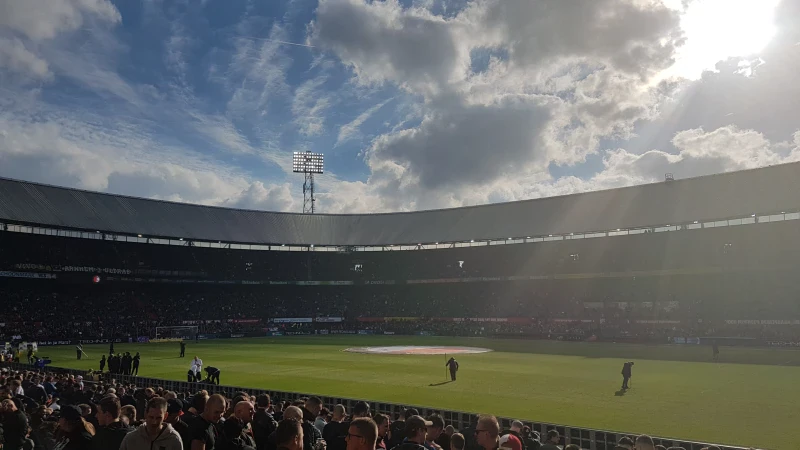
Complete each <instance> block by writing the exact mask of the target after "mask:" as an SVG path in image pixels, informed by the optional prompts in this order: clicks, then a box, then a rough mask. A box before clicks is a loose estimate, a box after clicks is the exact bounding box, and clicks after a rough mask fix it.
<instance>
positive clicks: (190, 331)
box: [150, 325, 198, 342]
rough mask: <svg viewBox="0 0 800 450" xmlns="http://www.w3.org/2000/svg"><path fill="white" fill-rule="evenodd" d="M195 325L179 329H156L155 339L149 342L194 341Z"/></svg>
mask: <svg viewBox="0 0 800 450" xmlns="http://www.w3.org/2000/svg"><path fill="white" fill-rule="evenodd" d="M197 329H198V328H197V325H187V326H181V327H156V338H155V339H153V340H151V341H150V342H167V341H180V340H184V339H185V340H190V339H194V337H195V335H196V334H197Z"/></svg>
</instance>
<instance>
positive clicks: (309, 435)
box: [283, 406, 322, 450]
mask: <svg viewBox="0 0 800 450" xmlns="http://www.w3.org/2000/svg"><path fill="white" fill-rule="evenodd" d="M283 418H284V419H295V420H297V421H299V422H300V424H301V425H302V427H303V448H304V449H309V450H310V449H313V448H314V444H316V442H317V439H322V434H321V433H320V432H319V430H318V429H317V427H315V426H314V424H312V423H311V422H308V421H305V420H303V411H302V410H301V409H300V408H299V407H297V406H290V407H288V408H286V410H285V411H284V412H283Z"/></svg>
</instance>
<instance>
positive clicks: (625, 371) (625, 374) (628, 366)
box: [622, 361, 633, 389]
mask: <svg viewBox="0 0 800 450" xmlns="http://www.w3.org/2000/svg"><path fill="white" fill-rule="evenodd" d="M632 367H633V361H628V362H626V363H625V364H623V365H622V389H628V380H630V379H631V376H632V375H631V370H632Z"/></svg>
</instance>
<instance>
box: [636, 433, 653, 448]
mask: <svg viewBox="0 0 800 450" xmlns="http://www.w3.org/2000/svg"><path fill="white" fill-rule="evenodd" d="M633 447H634V448H635V449H636V450H655V449H656V444H655V442H653V438H651V437H650V436H647V435H644V434H643V435H641V436H638V437H636V442H635V443H634V445H633Z"/></svg>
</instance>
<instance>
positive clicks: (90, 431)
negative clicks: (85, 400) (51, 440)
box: [55, 405, 94, 450]
mask: <svg viewBox="0 0 800 450" xmlns="http://www.w3.org/2000/svg"><path fill="white" fill-rule="evenodd" d="M93 438H94V427H93V426H92V424H90V423H89V422H87V421H86V420H84V418H83V416H82V415H81V410H80V408H78V407H77V406H74V405H65V406H62V407H61V416H60V417H59V419H58V431H57V432H56V438H55V439H56V446H55V448H57V449H59V450H88V449H90V448H92V439H93Z"/></svg>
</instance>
